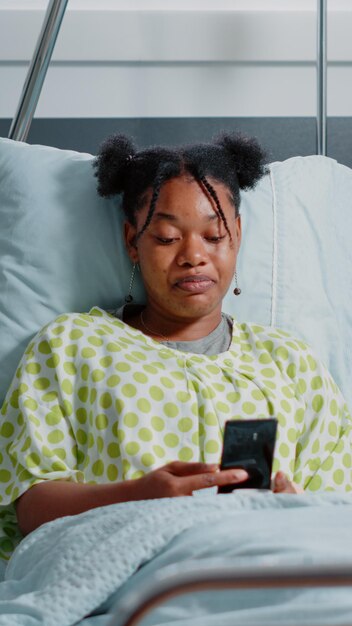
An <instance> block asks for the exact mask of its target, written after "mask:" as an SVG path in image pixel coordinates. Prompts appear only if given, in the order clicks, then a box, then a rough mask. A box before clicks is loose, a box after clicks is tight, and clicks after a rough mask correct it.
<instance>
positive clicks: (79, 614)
mask: <svg viewBox="0 0 352 626" xmlns="http://www.w3.org/2000/svg"><path fill="white" fill-rule="evenodd" d="M351 528H352V496H348V495H346V496H344V495H337V494H320V495H308V494H304V495H300V496H297V495H274V494H272V493H265V494H260V493H253V494H249V493H248V492H246V493H240V492H238V493H237V494H234V495H223V496H215V495H205V496H203V497H193V498H186V497H185V498H175V499H163V500H149V501H145V502H135V503H134V502H131V503H126V504H117V505H112V506H109V507H104V508H100V509H94V510H92V511H89V512H88V513H85V514H82V515H79V516H75V517H67V518H62V519H59V520H57V521H55V522H51V523H49V524H45V525H44V526H42V527H41V528H40V529H38V530H37V531H36V532H34V533H32V534H31V535H30V536H28V537H27V538H26V539H25V540H24V541H23V542H22V543H21V544H20V546H19V547H18V549H17V550H16V552H15V554H14V555H13V557H12V560H11V562H10V564H9V566H8V568H7V572H6V580H5V582H3V583H1V584H0V625H1V626H39V625H41V626H71V625H73V624H78V623H79V624H82V626H101V625H103V624H104V626H105V624H108V623H109V620H110V619H111V613H112V612H113V611H114V610H115V611H117V612H118V603H119V600H120V599H121V597H123V595H124V594H125V593H126V592H127V591H128V590H129V589H130V588H131V586H138V585H142V584H143V581H144V580H149V578H150V576H151V575H152V574H153V572H154V571H156V570H157V569H158V568H160V567H163V566H165V565H170V564H174V563H181V564H182V563H183V562H186V561H187V562H189V561H190V560H192V561H193V562H194V561H195V560H196V561H197V562H198V563H199V568H200V569H201V567H202V559H209V558H216V559H219V558H220V559H221V558H224V557H226V558H227V559H228V558H231V559H232V560H233V562H234V563H238V564H239V565H243V564H251V565H253V566H254V567H256V566H258V567H259V566H260V565H261V564H263V563H266V562H277V563H294V564H297V563H309V564H314V563H322V564H327V563H336V562H337V563H342V562H346V561H347V562H349V563H351V564H352V542H351V539H350V537H351ZM141 566H143V567H141ZM226 594H227V595H226ZM249 594H251V595H249ZM253 594H254V595H253ZM116 603H117V605H116V606H115V608H114V605H115V604H116ZM109 612H110V615H109ZM89 615H90V617H87V616H89ZM85 617H86V619H84V618H85ZM304 620H305V621H304ZM303 622H304V623H307V624H316V625H319V626H323V625H325V624H348V623H352V590H351V589H347V590H346V589H345V588H341V589H332V590H328V591H327V590H324V589H323V590H321V591H318V590H309V589H306V590H304V591H303V590H297V589H296V590H293V591H287V590H281V591H275V590H274V591H265V592H259V591H255V592H243V591H242V592H241V593H234V592H231V593H228V592H216V594H215V595H212V594H210V593H208V594H206V595H205V594H203V596H202V595H199V597H198V599H197V600H196V599H195V598H194V597H193V596H192V597H188V598H185V599H184V600H183V601H181V600H174V601H173V602H171V603H168V605H167V606H166V607H165V608H163V609H160V610H157V611H156V612H154V613H153V614H152V616H150V617H149V618H147V619H146V620H144V622H143V626H152V625H153V626H155V625H156V624H158V625H161V624H162V625H163V626H166V625H167V626H171V624H172V625H174V624H177V626H190V625H191V624H192V626H225V625H226V626H230V625H231V626H235V625H240V624H241V626H245V625H246V624H251V625H253V624H258V625H259V624H260V625H261V626H269V625H270V626H272V625H273V624H279V623H280V624H281V625H285V626H286V625H288V624H298V623H303Z"/></svg>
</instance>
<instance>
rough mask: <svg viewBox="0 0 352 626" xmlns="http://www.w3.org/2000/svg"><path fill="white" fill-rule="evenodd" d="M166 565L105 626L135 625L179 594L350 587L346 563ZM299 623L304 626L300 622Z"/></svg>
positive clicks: (351, 578)
mask: <svg viewBox="0 0 352 626" xmlns="http://www.w3.org/2000/svg"><path fill="white" fill-rule="evenodd" d="M199 563H200V562H198V563H196V564H187V565H185V564H182V569H181V568H180V566H178V565H169V566H167V567H164V568H162V569H161V570H159V571H158V572H156V573H154V575H153V576H152V578H151V579H149V580H148V581H146V582H145V583H144V586H142V585H139V586H138V585H137V587H136V588H134V589H132V590H130V591H129V592H128V593H126V595H125V596H122V598H121V599H120V600H119V601H118V602H117V604H116V605H115V607H114V615H113V617H112V619H111V620H110V621H109V622H108V625H107V626H137V624H139V623H140V622H141V620H142V619H143V618H144V617H145V616H146V615H147V614H148V613H149V612H150V611H151V610H152V609H153V608H155V607H156V606H158V605H159V604H160V603H161V602H165V601H166V600H168V599H169V598H171V597H175V596H178V595H180V594H182V593H191V592H194V591H205V590H214V589H222V590H223V589H241V590H243V589H269V588H271V589H273V588H276V589H278V588H281V589H283V588H286V589H287V588H289V587H291V588H292V587H296V588H297V587H301V588H302V587H338V586H351V585H352V568H351V565H350V564H346V565H345V564H342V565H327V564H325V565H324V564H321V565H311V566H306V565H304V566H302V565H292V566H286V567H285V566H281V565H272V566H270V565H267V566H264V565H262V566H260V567H257V568H255V569H253V567H252V566H242V567H241V566H238V565H234V564H233V563H230V564H229V565H228V564H224V565H220V566H216V565H215V566H214V565H204V563H203V565H202V569H200V565H199ZM300 624H302V626H304V623H303V621H302V620H300Z"/></svg>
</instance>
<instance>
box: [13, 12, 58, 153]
mask: <svg viewBox="0 0 352 626" xmlns="http://www.w3.org/2000/svg"><path fill="white" fill-rule="evenodd" d="M67 3H68V0H50V2H49V4H48V8H47V10H46V14H45V18H44V22H43V26H42V30H41V32H40V35H39V38H38V41H37V45H36V48H35V51H34V54H33V58H32V61H31V64H30V66H29V69H28V72H27V76H26V79H25V83H24V86H23V90H22V93H21V96H20V100H19V103H18V106H17V111H16V113H15V116H14V118H13V121H12V124H11V127H10V131H9V135H8V136H9V139H15V140H16V141H26V139H27V137H28V133H29V129H30V127H31V123H32V119H33V115H34V113H35V110H36V107H37V104H38V100H39V96H40V93H41V90H42V87H43V84H44V80H45V76H46V72H47V69H48V67H49V63H50V59H51V55H52V53H53V50H54V47H55V43H56V39H57V36H58V34H59V30H60V27H61V22H62V19H63V17H64V14H65V11H66V6H67Z"/></svg>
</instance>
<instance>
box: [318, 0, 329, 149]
mask: <svg viewBox="0 0 352 626" xmlns="http://www.w3.org/2000/svg"><path fill="white" fill-rule="evenodd" d="M317 13H318V24H317V154H321V155H324V156H326V129H327V126H326V114H327V108H326V99H327V0H318V10H317Z"/></svg>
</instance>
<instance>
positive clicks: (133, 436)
mask: <svg viewBox="0 0 352 626" xmlns="http://www.w3.org/2000/svg"><path fill="white" fill-rule="evenodd" d="M95 165H96V175H97V177H98V182H99V185H98V190H99V193H100V194H101V195H103V196H114V195H118V194H123V210H124V211H125V215H126V223H125V240H126V247H127V251H128V254H129V256H130V258H131V262H132V274H131V284H130V293H129V295H128V297H127V304H126V305H125V306H123V307H121V309H118V310H117V311H113V312H106V311H103V310H101V309H100V308H97V307H96V308H94V309H92V310H91V311H90V312H89V314H68V315H62V316H60V317H58V318H57V319H56V320H55V321H54V322H52V323H51V324H49V325H48V326H47V327H45V328H44V329H43V330H41V331H40V332H39V334H38V335H37V336H36V337H35V338H34V340H33V341H32V342H31V344H30V345H29V347H28V349H27V351H26V353H25V355H24V357H23V359H22V362H21V364H20V367H19V369H18V371H17V374H16V377H15V379H14V381H13V384H12V387H11V389H10V390H9V392H8V395H7V398H6V401H5V404H4V406H3V409H2V427H1V433H0V434H1V441H0V444H1V458H2V468H1V472H0V481H1V482H0V494H1V505H2V507H3V510H2V516H3V519H4V528H5V530H4V533H5V535H6V538H5V539H4V540H3V544H2V547H3V553H4V554H5V555H6V554H8V553H10V552H11V551H12V549H13V546H14V545H15V544H16V543H17V542H18V541H19V539H20V536H21V535H20V533H19V530H18V525H19V528H20V529H21V531H22V533H24V534H26V533H28V532H30V531H32V530H33V529H35V528H36V527H38V526H39V525H40V524H42V523H43V522H46V521H49V520H51V519H55V518H57V517H60V516H64V515H72V514H76V513H80V512H82V511H85V510H87V509H90V508H93V507H97V506H102V505H107V504H110V503H116V502H122V501H127V500H139V499H147V498H161V497H169V496H180V495H191V494H192V492H193V491H194V490H198V489H202V488H204V487H209V486H211V485H218V486H220V485H226V484H231V483H236V482H242V481H245V480H246V479H247V477H248V476H247V474H246V472H245V471H244V470H240V469H237V470H226V471H219V469H218V464H219V460H220V456H221V447H222V435H223V429H224V424H225V421H226V420H228V419H243V418H248V417H250V418H251V417H253V418H258V417H260V418H266V417H269V416H275V417H277V418H278V420H279V430H278V438H277V444H276V452H275V461H274V470H275V472H276V478H275V481H274V490H275V491H278V492H282V491H289V492H294V491H296V490H297V489H302V488H304V489H309V490H312V491H316V490H320V489H328V490H335V489H336V490H350V489H351V418H350V415H349V413H348V410H347V407H346V405H345V402H344V400H343V398H342V396H341V394H340V392H339V390H338V388H337V386H336V384H335V383H334V381H333V380H332V378H331V376H330V374H329V373H328V371H327V370H326V369H325V367H324V366H323V365H322V364H321V363H320V362H319V361H318V359H317V358H316V357H315V356H314V354H313V353H312V351H311V350H310V348H309V347H308V346H307V345H306V344H305V343H303V342H302V341H300V340H297V339H295V338H293V337H291V336H290V334H288V333H286V332H284V331H281V330H276V329H274V328H264V327H262V326H259V325H255V324H246V323H241V324H240V323H238V322H237V321H236V320H235V319H233V318H231V317H230V316H228V315H224V314H223V313H222V311H221V306H222V300H223V297H224V295H225V293H226V292H227V290H228V289H229V287H230V284H231V282H232V279H233V276H234V274H235V273H236V260H237V255H238V251H239V246H240V242H241V218H240V215H239V206H240V189H244V188H250V187H253V186H254V185H255V183H256V182H257V180H258V179H259V178H260V177H261V176H262V175H263V173H264V171H265V166H264V155H263V152H262V150H261V149H260V147H259V146H258V144H257V143H256V142H255V141H253V140H248V139H243V138H241V137H237V136H232V135H225V136H222V137H220V138H219V139H218V140H216V141H215V142H214V143H212V144H205V145H195V146H189V147H187V146H186V147H181V148H175V149H165V148H152V149H148V150H144V151H140V152H137V151H136V150H135V148H134V146H133V144H132V143H131V142H130V140H129V139H127V138H125V137H122V136H116V137H113V138H111V139H109V140H108V141H107V142H106V143H105V144H104V145H103V147H102V149H101V152H100V154H99V156H98V157H97V159H96V164H95ZM137 265H138V269H137V271H140V272H141V276H142V279H143V282H144V286H145V290H146V294H147V302H146V305H141V304H139V303H135V302H134V301H133V295H132V294H133V276H134V272H135V270H136V268H137ZM239 293H240V290H239V288H238V287H236V288H235V294H234V297H236V295H239ZM295 484H297V485H298V486H299V487H296V486H295ZM14 503H16V505H15V506H16V509H15V506H14ZM16 511H17V518H16ZM17 522H18V525H17Z"/></svg>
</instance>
